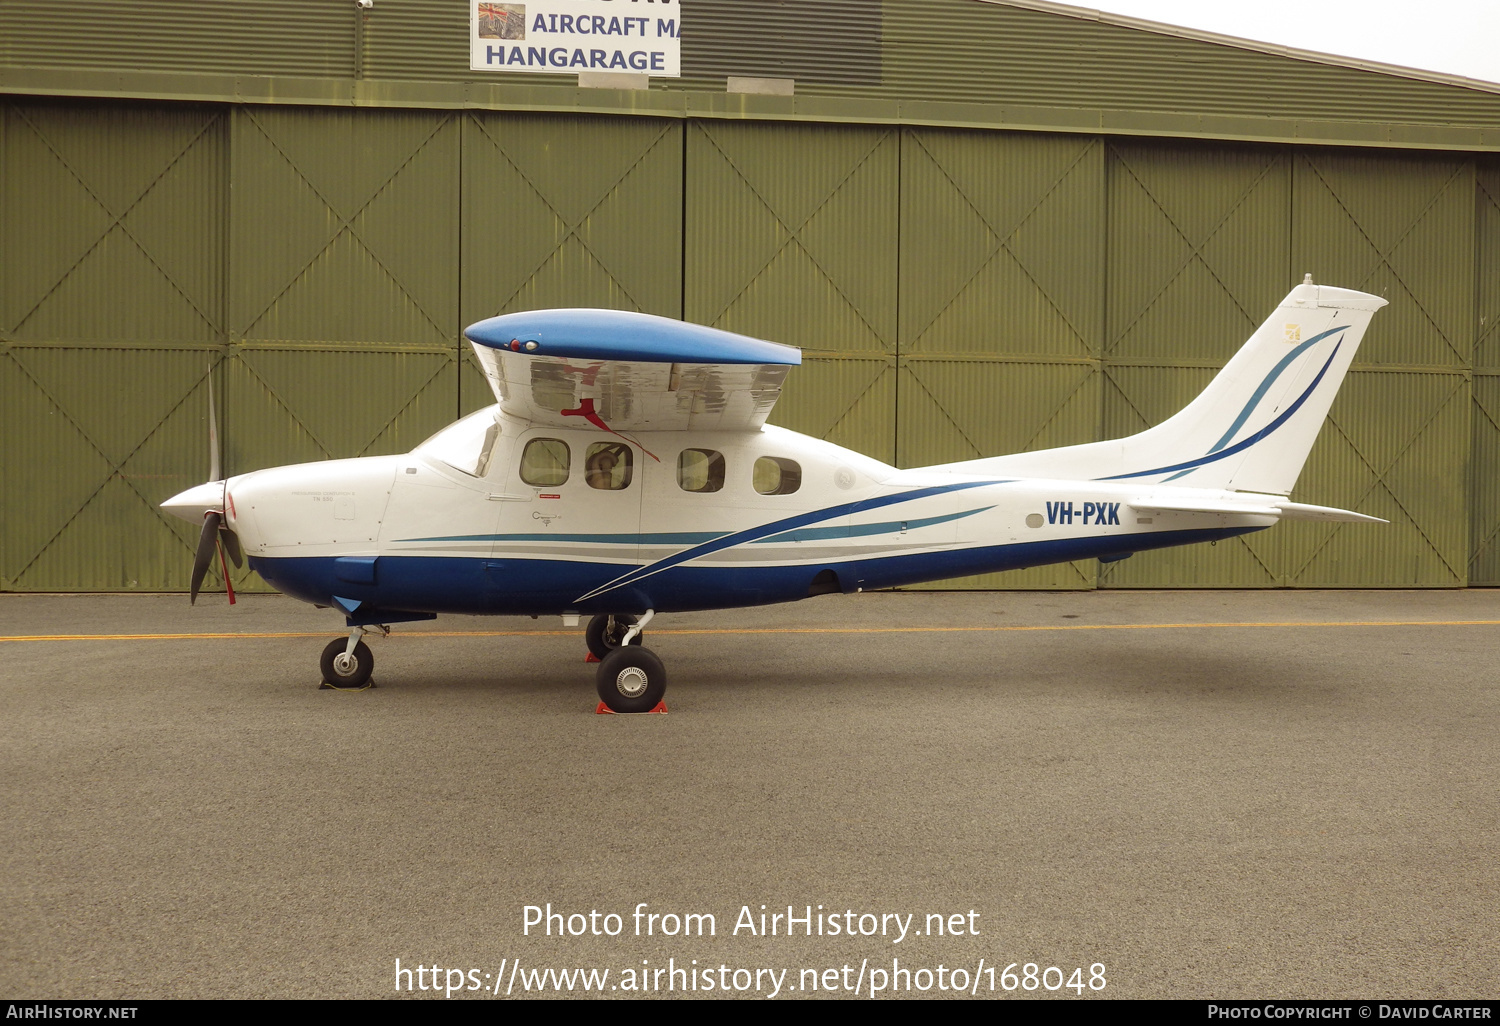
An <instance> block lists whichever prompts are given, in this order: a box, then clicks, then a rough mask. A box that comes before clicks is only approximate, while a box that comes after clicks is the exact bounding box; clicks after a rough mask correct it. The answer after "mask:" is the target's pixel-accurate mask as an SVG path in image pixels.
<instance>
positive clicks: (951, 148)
mask: <svg viewBox="0 0 1500 1026" xmlns="http://www.w3.org/2000/svg"><path fill="white" fill-rule="evenodd" d="M901 172H902V175H901V252H900V261H901V289H900V302H901V317H900V338H899V365H900V375H899V379H898V393H897V396H898V397H897V405H896V410H897V435H896V437H897V451H898V462H899V464H900V465H901V466H908V467H909V466H929V465H932V464H936V463H950V462H954V461H958V460H966V459H975V458H977V457H980V456H994V455H998V454H1001V453H1008V452H1019V451H1021V450H1024V449H1042V448H1048V447H1051V446H1058V445H1073V444H1076V443H1079V442H1087V441H1093V440H1094V439H1096V438H1098V437H1099V434H1098V433H1099V399H1100V374H1099V366H1100V364H1099V358H1100V355H1101V342H1102V335H1103V313H1104V303H1103V285H1104V238H1105V232H1104V188H1103V186H1104V146H1103V144H1102V143H1101V142H1100V141H1099V140H1097V139H1094V138H1091V137H1087V136H1047V135H1021V134H1010V133H994V132H972V131H944V130H939V129H921V130H917V129H911V130H908V131H906V132H904V133H903V135H902V140H901ZM1096 567H1097V563H1096V562H1095V561H1094V560H1088V561H1084V562H1078V563H1070V564H1063V565H1058V566H1046V567H1037V568H1034V569H1031V570H1019V571H1012V572H1010V573H1005V574H986V575H983V576H979V577H971V578H965V579H962V580H960V581H954V582H944V583H943V584H942V585H938V586H939V587H968V588H993V587H1011V588H1090V587H1093V586H1094V578H1095V573H1096V569H1095V568H1096Z"/></svg>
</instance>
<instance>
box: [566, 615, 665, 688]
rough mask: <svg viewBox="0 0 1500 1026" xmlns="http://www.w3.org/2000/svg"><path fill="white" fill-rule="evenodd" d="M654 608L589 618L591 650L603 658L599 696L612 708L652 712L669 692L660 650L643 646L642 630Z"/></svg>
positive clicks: (601, 661) (588, 636)
mask: <svg viewBox="0 0 1500 1026" xmlns="http://www.w3.org/2000/svg"><path fill="white" fill-rule="evenodd" d="M654 615H655V611H654V610H650V609H648V610H646V613H645V615H644V616H642V617H641V618H640V619H639V620H637V619H636V618H635V617H633V616H619V615H614V614H610V613H600V614H599V615H598V616H596V617H594V618H593V619H592V620H590V621H589V626H588V631H587V634H586V637H587V639H588V645H589V651H590V652H592V653H593V654H594V655H595V656H597V657H598V658H599V670H598V673H597V676H596V678H595V683H596V687H597V688H598V691H599V700H600V701H602V702H603V703H604V704H605V705H606V706H607V707H608V708H609V709H610V710H611V711H612V712H617V713H636V712H650V711H651V710H653V709H655V708H656V707H657V706H658V705H660V704H661V700H662V696H663V695H664V694H666V692H667V671H666V668H665V667H663V666H662V662H661V660H660V659H659V658H657V656H656V653H655V652H652V651H651V650H650V649H648V648H641V647H640V644H641V630H642V629H643V628H644V627H645V626H646V624H648V623H650V622H651V617H652V616H654Z"/></svg>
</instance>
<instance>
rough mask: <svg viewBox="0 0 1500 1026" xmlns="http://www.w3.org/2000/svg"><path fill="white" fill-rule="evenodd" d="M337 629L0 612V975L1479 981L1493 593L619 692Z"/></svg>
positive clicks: (1177, 989) (1499, 945)
mask: <svg viewBox="0 0 1500 1026" xmlns="http://www.w3.org/2000/svg"><path fill="white" fill-rule="evenodd" d="M340 633H342V631H341V629H340V621H339V620H338V618H337V617H335V616H334V615H333V614H332V613H330V612H328V611H316V610H312V609H311V608H309V607H306V606H302V605H299V604H297V603H294V602H292V601H290V600H287V599H283V598H281V597H277V596H246V597H242V599H241V601H240V603H239V604H238V605H237V606H235V607H233V608H229V607H227V606H225V605H223V599H222V597H220V596H210V597H208V598H207V599H200V602H199V605H198V606H197V607H196V608H189V606H188V603H187V599H186V597H185V596H179V595H173V596H23V595H0V710H3V716H0V795H3V806H0V866H3V870H0V916H3V920H0V921H3V924H4V926H3V929H0V997H3V998H29V999H40V998H61V999H82V998H100V999H108V998H119V999H142V998H171V997H210V998H212V997H262V996H267V997H359V998H366V997H384V996H397V995H398V994H399V995H403V996H404V995H407V994H411V995H413V996H417V997H426V998H433V997H437V998H438V999H440V1000H443V999H446V998H447V993H448V990H449V988H453V989H452V999H453V1000H458V999H459V998H460V997H467V998H483V999H489V1000H495V999H497V998H503V997H505V996H506V995H507V994H508V995H509V996H511V997H519V996H522V995H525V994H528V993H530V994H531V995H532V996H537V995H538V994H542V993H551V992H552V991H554V990H558V989H559V988H561V992H562V993H564V994H569V993H571V994H572V995H573V996H583V995H584V994H586V993H602V994H603V995H605V996H610V997H617V998H618V997H629V996H637V995H640V994H642V993H644V994H647V995H650V996H681V995H682V994H683V993H684V991H685V992H686V994H687V995H688V996H697V997H719V996H722V995H723V994H725V993H726V992H727V993H728V994H730V995H733V996H744V997H757V996H758V997H761V998H765V997H769V996H771V995H772V993H773V990H774V993H775V995H776V996H777V997H779V998H787V997H808V996H813V995H814V994H816V995H819V996H831V995H838V996H848V997H854V996H858V997H860V998H861V999H864V998H867V997H869V996H871V990H872V987H876V986H878V987H880V988H881V989H878V990H877V991H876V996H877V997H888V996H892V995H893V994H894V995H896V996H903V997H905V996H921V995H923V994H926V995H927V996H932V997H959V996H962V997H966V998H979V997H992V996H993V997H1005V996H1011V997H1023V998H1033V997H1052V998H1056V999H1059V1000H1069V1001H1076V1000H1090V999H1091V998H1093V997H1096V996H1105V997H1116V998H1120V997H1124V998H1138V997H1169V998H1171V997H1175V998H1209V997H1218V998H1284V997H1355V998H1381V997H1387V998H1397V997H1409V998H1493V997H1494V996H1495V995H1496V993H1497V990H1496V988H1497V984H1496V981H1497V980H1500V932H1497V929H1496V921H1497V911H1500V866H1497V857H1496V856H1497V853H1500V831H1497V826H1500V805H1497V794H1500V789H1497V784H1500V736H1497V732H1496V730H1495V724H1496V722H1497V713H1500V684H1497V668H1496V659H1495V654H1496V652H1497V651H1500V592H1496V591H1486V590H1472V591H1409V592H1396V591H1347V592H1306V591H1265V592H1219V591H1214V592H1132V591H1104V592H1083V593H1034V592H1005V593H896V594H890V593H887V594H870V595H859V596H827V597H823V598H818V599H813V600H810V601H808V602H805V603H801V604H798V605H792V606H782V607H772V608H769V609H758V610H754V609H753V610H743V611H737V612H728V613H711V614H709V613H704V614H683V615H672V616H662V617H659V618H658V619H657V621H656V622H655V623H654V624H653V625H652V628H651V629H649V630H648V638H647V642H646V643H647V646H648V647H650V648H652V649H653V650H654V651H656V652H657V653H658V654H659V655H660V656H661V657H662V658H663V660H664V661H665V663H666V666H667V670H668V673H669V675H670V677H671V683H670V685H669V688H668V692H667V705H668V706H669V708H670V710H671V711H670V712H669V713H668V714H667V715H641V716H610V715H596V714H595V712H594V708H595V705H596V696H595V693H594V685H593V667H591V666H586V665H585V664H584V662H583V655H584V651H585V649H584V645H583V640H582V633H581V629H578V630H571V631H564V630H563V629H562V628H561V625H560V623H559V621H558V620H557V619H556V618H551V619H543V620H539V621H532V620H529V619H500V620H480V619H470V618H464V617H443V618H440V619H438V620H436V621H432V622H428V623H419V624H411V625H398V626H397V627H396V628H395V633H394V634H393V635H392V636H391V637H390V638H386V639H381V640H376V641H372V642H371V647H372V649H373V650H374V654H375V673H374V683H375V684H376V686H375V687H374V688H371V689H369V690H365V691H360V692H339V691H331V690H320V689H319V687H318V683H319V675H318V671H317V659H318V654H319V652H320V651H321V650H322V647H323V645H324V644H325V643H326V640H327V639H328V638H331V637H334V636H336V635H338V634H340ZM166 634H189V635H194V636H190V637H171V638H168V637H140V636H141V635H166ZM549 904H550V906H551V911H552V912H553V913H555V914H557V915H558V918H556V919H553V920H550V921H549V920H548V919H547V915H546V909H547V906H548V905H549ZM528 906H534V907H535V908H536V909H537V910H538V911H532V912H529V911H528ZM642 906H644V907H642ZM762 906H765V909H764V914H765V916H766V917H767V918H766V920H765V926H766V933H770V932H771V930H773V929H774V930H775V933H774V935H765V934H763V933H762V930H761V924H762V920H761V918H760V917H761V915H762V912H763V910H762ZM789 906H790V907H791V909H792V918H793V922H792V923H791V927H790V928H791V935H790V936H788V931H787V922H786V920H787V909H788V907H789ZM637 911H639V912H640V916H639V917H637V916H636V913H637ZM591 913H593V914H592V915H591ZM777 913H780V915H781V919H780V920H779V921H778V920H775V919H772V918H771V917H772V916H773V915H775V914H777ZM653 914H654V915H656V916H657V918H656V919H654V920H653V919H651V918H650V917H651V916H652V915H653ZM689 916H695V917H699V918H688V917H689ZM706 916H712V917H713V918H712V920H711V921H710V920H709V919H707V918H703V917H706ZM528 917H530V918H531V919H534V920H536V924H535V925H528V923H527V920H528ZM569 917H572V918H569ZM612 917H613V918H612ZM549 922H550V930H551V933H552V935H551V936H547V926H546V924H548V923H549ZM710 923H711V929H712V933H711V935H710ZM903 924H904V925H903ZM835 929H836V930H837V931H838V933H837V935H835V934H834V933H833V932H832V931H833V930H835ZM570 930H579V931H582V933H581V935H577V936H573V935H565V936H559V933H562V934H569V933H570ZM851 930H852V931H853V933H854V936H852V937H851V936H848V934H849V932H850V931H851ZM902 930H904V931H905V933H904V935H902V934H901V931H902ZM648 931H649V934H648ZM686 931H691V935H685V932H686ZM700 931H701V934H702V935H701V936H700V935H699V932H700ZM819 931H821V935H820V932H819ZM809 932H811V935H810V936H809V935H808V933H809ZM612 933H613V935H611V934H612ZM398 960H399V968H400V970H401V971H399V972H398ZM694 960H696V962H695V961H694ZM1011 963H1016V964H1015V965H1014V966H1013V967H1011V968H1010V973H1011V974H1014V975H1007V974H1006V969H1007V967H1010V966H1011ZM1027 963H1032V964H1033V965H1032V966H1031V967H1030V968H1029V970H1028V966H1027ZM434 966H436V967H437V970H438V971H437V972H436V973H434V972H433V971H432V970H433V967H434ZM940 967H941V969H940ZM549 969H550V970H567V971H568V972H569V974H570V975H568V976H567V977H565V979H566V980H568V981H570V982H571V985H572V988H573V989H572V990H571V991H569V990H568V989H567V987H566V985H563V984H559V983H558V977H557V976H556V975H555V974H553V975H547V974H545V970H549ZM574 969H585V970H589V969H592V970H593V971H594V973H595V975H594V976H593V977H592V983H590V979H589V978H579V977H577V976H573V975H571V971H572V970H574ZM1075 969H1076V970H1078V973H1077V974H1076V975H1075V974H1074V970H1075ZM606 970H607V971H608V975H607V976H604V977H602V978H601V977H600V976H599V975H598V974H600V973H603V972H604V971H606ZM778 973H779V974H781V975H780V976H779V977H778V975H777V974H778ZM903 973H904V974H905V975H903ZM538 974H541V975H538ZM653 974H654V975H653ZM882 974H884V975H883V976H882ZM778 980H779V982H778ZM742 984H743V986H741V985H742ZM924 984H925V989H924ZM960 984H961V986H960ZM1007 985H1010V986H1013V987H1014V988H1015V989H1014V990H1012V991H1009V992H1007V990H1006V986H1007ZM434 987H437V989H436V990H434V989H433V988H434ZM710 987H711V988H712V989H709V988H710ZM632 988H635V989H632ZM695 988H696V989H695Z"/></svg>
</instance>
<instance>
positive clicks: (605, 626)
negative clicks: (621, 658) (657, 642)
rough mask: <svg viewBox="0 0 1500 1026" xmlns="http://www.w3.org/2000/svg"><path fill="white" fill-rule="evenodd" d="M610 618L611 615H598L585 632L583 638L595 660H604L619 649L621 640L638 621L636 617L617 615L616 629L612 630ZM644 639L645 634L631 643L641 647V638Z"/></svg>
mask: <svg viewBox="0 0 1500 1026" xmlns="http://www.w3.org/2000/svg"><path fill="white" fill-rule="evenodd" d="M609 617H610V614H609V613H600V614H598V615H597V616H595V617H594V618H593V619H592V620H590V621H589V626H588V629H587V630H586V631H584V635H583V636H584V638H585V639H586V640H587V641H588V646H589V651H590V652H592V653H594V658H596V659H603V658H604V657H605V656H607V655H609V654H610V653H611V652H613V651H614V650H615V649H617V648H619V647H620V639H621V638H623V637H624V636H625V632H626V631H628V630H629V629H630V628H631V626H632V625H633V624H634V623H635V621H636V618H635V617H634V616H630V615H628V614H627V615H623V616H621V615H616V616H615V626H614V629H613V630H611V629H610V626H609ZM643 637H645V635H644V634H637V635H636V636H635V638H634V639H633V640H632V641H631V642H630V643H631V644H632V645H639V644H640V643H641V638H643Z"/></svg>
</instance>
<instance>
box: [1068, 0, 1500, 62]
mask: <svg viewBox="0 0 1500 1026" xmlns="http://www.w3.org/2000/svg"><path fill="white" fill-rule="evenodd" d="M1062 2H1068V0H1062ZM1072 5H1073V6H1075V7H1089V8H1093V9H1094V10H1099V11H1109V12H1111V13H1113V14H1124V15H1129V16H1130V17H1132V18H1145V19H1146V20H1148V21H1160V22H1166V23H1167V24H1169V25H1185V26H1187V27H1189V28H1196V29H1203V30H1206V31H1209V32H1220V33H1223V34H1224V35H1229V36H1240V37H1242V38H1244V39H1258V40H1263V41H1265V42H1270V43H1280V44H1282V45H1283V46H1295V47H1298V48H1300V49H1303V50H1316V51H1318V52H1320V53H1332V54H1339V55H1342V56H1348V57H1362V58H1364V59H1365V60H1372V61H1380V62H1382V63H1385V64H1400V65H1403V66H1405V67H1408V68H1426V69H1429V70H1431V71H1444V72H1447V73H1449V74H1451V75H1463V76H1465V77H1467V78H1478V79H1483V80H1484V81H1487V82H1500V0H1420V2H1418V0H1077V2H1074V3H1073V4H1072Z"/></svg>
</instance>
